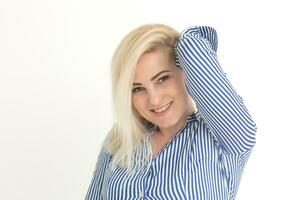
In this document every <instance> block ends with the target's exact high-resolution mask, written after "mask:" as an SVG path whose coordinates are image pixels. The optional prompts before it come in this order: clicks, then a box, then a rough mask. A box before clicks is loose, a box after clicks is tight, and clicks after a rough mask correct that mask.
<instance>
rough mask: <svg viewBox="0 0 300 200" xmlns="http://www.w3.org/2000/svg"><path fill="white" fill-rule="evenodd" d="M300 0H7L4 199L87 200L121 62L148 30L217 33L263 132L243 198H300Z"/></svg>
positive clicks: (0, 194)
mask: <svg viewBox="0 0 300 200" xmlns="http://www.w3.org/2000/svg"><path fill="white" fill-rule="evenodd" d="M296 2H297V1H287V0H285V1H271V0H270V1H263V0H252V1H238V0H236V1H233V0H227V1H211V0H206V1H200V0H198V1H191V0H184V1H174V0H172V1H171V0H170V1H167V0H165V1H163V0H152V1H148V0H147V1H138V0H135V1H134V0H122V1H121V0H120V1H116V0H110V1H104V0H85V1H83V0H26V1H22V0H9V1H8V0H6V1H5V0H1V1H0V162H1V163H0V199H3V200H6V199H9V200H17V199H28V200H29V199H30V200H39V199H43V200H56V199H57V200H76V199H83V198H84V196H85V193H86V190H87V187H88V185H89V183H90V180H91V176H92V172H93V170H94V167H95V164H96V159H97V155H98V152H99V149H100V147H101V144H102V141H103V138H104V136H105V134H106V133H107V131H108V130H109V129H110V127H111V125H112V114H111V110H112V109H111V91H110V88H111V86H110V74H109V65H110V60H111V56H112V54H113V51H114V50H115V48H116V45H117V44H118V43H119V42H120V40H121V39H122V37H123V36H124V35H125V34H126V33H127V32H128V31H130V30H132V29H133V28H135V27H137V26H138V25H141V24H144V23H165V24H169V25H171V26H173V27H174V28H176V29H177V30H179V31H181V30H183V29H184V28H186V27H188V26H191V25H210V26H213V27H214V28H215V29H216V30H217V32H218V37H219V49H218V54H219V60H220V63H221V65H222V67H223V69H224V71H225V72H226V73H227V77H228V78H229V79H230V81H231V82H232V84H233V85H234V87H235V88H236V90H237V92H238V93H239V94H240V95H241V96H242V97H243V99H244V102H245V104H246V106H247V107H248V110H249V111H250V113H251V114H252V116H253V117H254V119H255V121H256V124H257V126H258V133H257V145H256V147H255V150H254V152H253V154H252V156H251V158H250V160H249V162H248V165H247V166H246V169H245V173H244V176H243V178H242V182H241V186H240V189H239V192H238V197H237V199H242V200H253V199H258V200H260V199H297V198H298V197H299V191H298V190H299V179H300V176H299V169H300V164H299V162H298V161H299V156H298V153H299V150H298V146H297V145H298V143H299V142H298V139H299V136H298V135H299V129H298V126H299V117H298V113H299V111H300V109H299V105H298V103H299V101H300V98H299V95H298V94H299V83H300V81H299V79H300V78H299V70H298V68H300V65H299V57H300V53H299V50H298V49H299V45H300V40H299V35H300V29H299V21H298V20H297V19H299V17H300V16H299V7H298V6H296ZM297 13H298V14H297Z"/></svg>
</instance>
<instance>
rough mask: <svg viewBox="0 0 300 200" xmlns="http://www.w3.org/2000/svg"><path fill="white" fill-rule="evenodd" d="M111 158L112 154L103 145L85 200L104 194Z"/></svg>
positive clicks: (97, 197) (94, 199)
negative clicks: (104, 182) (105, 178)
mask: <svg viewBox="0 0 300 200" xmlns="http://www.w3.org/2000/svg"><path fill="white" fill-rule="evenodd" d="M110 160H111V156H110V155H109V154H108V153H107V152H106V150H105V149H104V148H103V147H102V149H101V151H100V153H99V156H98V160H97V164H96V169H95V170H94V173H93V177H92V181H91V183H90V185H89V188H88V191H87V194H86V197H85V200H100V199H102V198H101V196H102V187H103V180H104V175H105V172H106V170H107V168H108V166H109V163H110Z"/></svg>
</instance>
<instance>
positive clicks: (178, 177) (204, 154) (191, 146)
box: [104, 133, 228, 200]
mask: <svg viewBox="0 0 300 200" xmlns="http://www.w3.org/2000/svg"><path fill="white" fill-rule="evenodd" d="M206 136H209V135H206ZM206 136H205V135H202V136H200V135H197V134H194V135H188V133H184V134H182V135H180V136H179V137H177V138H175V139H173V140H171V141H168V142H169V144H167V146H165V145H166V143H168V142H162V145H161V147H162V148H163V149H161V150H159V153H158V154H157V155H156V158H155V159H153V160H152V162H151V163H150V164H149V166H146V167H144V168H142V169H140V170H139V171H137V172H136V173H135V174H133V175H132V176H126V174H125V171H124V170H123V169H121V168H119V169H117V170H115V171H110V172H109V173H107V174H106V178H105V180H104V181H105V184H104V187H105V189H104V191H105V194H104V195H105V198H104V199H120V200H121V199H124V200H125V199H183V200H184V199H191V200H192V199H210V197H209V196H213V195H214V194H212V193H213V192H214V191H215V189H219V190H222V191H220V195H221V196H219V198H218V199H220V200H222V199H225V195H226V194H227V192H228V190H227V188H228V187H227V186H226V185H227V179H226V177H225V176H224V174H225V173H223V171H222V170H223V168H222V162H220V160H219V150H218V146H217V145H216V143H215V141H214V140H213V138H211V137H207V138H206ZM216 178H217V180H218V181H216Z"/></svg>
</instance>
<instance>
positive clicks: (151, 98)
mask: <svg viewBox="0 0 300 200" xmlns="http://www.w3.org/2000/svg"><path fill="white" fill-rule="evenodd" d="M161 99H162V98H161V95H160V94H159V92H158V91H151V92H149V93H148V102H149V104H150V105H152V106H159V105H160V104H161Z"/></svg>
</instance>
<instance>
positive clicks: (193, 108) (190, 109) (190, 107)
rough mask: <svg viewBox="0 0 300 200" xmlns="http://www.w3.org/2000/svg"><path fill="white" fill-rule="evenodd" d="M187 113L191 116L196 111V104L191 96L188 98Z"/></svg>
mask: <svg viewBox="0 0 300 200" xmlns="http://www.w3.org/2000/svg"><path fill="white" fill-rule="evenodd" d="M187 111H188V114H189V115H190V114H192V113H193V112H195V111H196V104H195V102H194V100H193V98H192V97H191V96H190V95H189V97H188V107H187Z"/></svg>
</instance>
